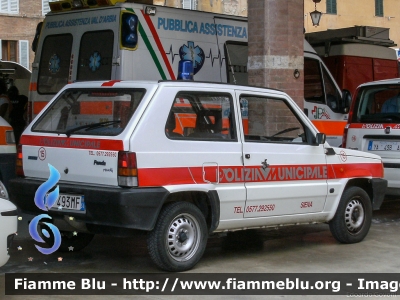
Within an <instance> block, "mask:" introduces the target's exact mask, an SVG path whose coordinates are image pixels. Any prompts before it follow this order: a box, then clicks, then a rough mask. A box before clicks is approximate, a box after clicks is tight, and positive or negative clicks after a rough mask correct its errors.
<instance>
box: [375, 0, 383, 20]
mask: <svg viewBox="0 0 400 300" xmlns="http://www.w3.org/2000/svg"><path fill="white" fill-rule="evenodd" d="M375 16H377V17H383V0H375Z"/></svg>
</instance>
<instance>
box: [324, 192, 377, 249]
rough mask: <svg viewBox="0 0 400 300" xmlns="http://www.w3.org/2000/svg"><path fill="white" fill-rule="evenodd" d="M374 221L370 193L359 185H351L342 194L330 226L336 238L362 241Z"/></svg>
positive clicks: (344, 241)
mask: <svg viewBox="0 0 400 300" xmlns="http://www.w3.org/2000/svg"><path fill="white" fill-rule="evenodd" d="M371 221H372V205H371V200H370V198H369V196H368V194H367V193H366V192H365V191H364V190H363V189H361V188H359V187H350V188H348V189H346V190H345V191H344V193H343V195H342V198H341V200H340V203H339V206H338V208H337V210H336V214H335V216H334V218H333V219H332V220H331V221H330V222H329V228H330V230H331V233H332V235H333V236H334V238H335V239H336V240H338V241H339V242H341V243H344V244H352V243H358V242H361V241H362V240H363V239H364V238H365V236H366V235H367V234H368V231H369V228H370V227H371Z"/></svg>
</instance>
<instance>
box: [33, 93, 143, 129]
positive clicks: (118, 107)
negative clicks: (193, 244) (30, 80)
mask: <svg viewBox="0 0 400 300" xmlns="http://www.w3.org/2000/svg"><path fill="white" fill-rule="evenodd" d="M145 92H146V91H145V90H144V89H84V90H82V89H79V90H78V89H68V90H65V91H64V92H63V93H62V94H60V95H59V96H58V97H57V99H55V100H54V101H53V102H52V104H51V106H50V107H49V108H48V109H46V111H45V112H44V113H43V114H42V116H40V118H39V120H38V121H37V122H36V123H35V124H34V125H33V126H32V131H33V132H49V133H58V134H66V135H68V136H69V135H72V134H73V135H106V136H113V135H118V134H120V133H121V132H122V131H123V130H124V128H125V127H126V125H127V123H128V121H129V120H130V118H131V117H132V115H133V113H134V112H135V110H136V108H137V107H138V105H139V103H140V101H141V100H142V99H143V96H144V94H145Z"/></svg>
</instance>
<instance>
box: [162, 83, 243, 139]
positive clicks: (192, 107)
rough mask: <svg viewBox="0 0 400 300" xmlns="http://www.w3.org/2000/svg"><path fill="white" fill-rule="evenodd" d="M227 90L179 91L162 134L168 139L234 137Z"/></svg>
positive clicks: (231, 112) (231, 104) (231, 107)
mask: <svg viewBox="0 0 400 300" xmlns="http://www.w3.org/2000/svg"><path fill="white" fill-rule="evenodd" d="M233 111H234V110H233V102H232V97H231V95H230V94H224V93H200V92H188V91H185V92H180V93H178V94H177V95H176V97H175V99H174V103H173V104H172V107H171V110H170V112H169V114H168V119H167V121H166V125H165V134H166V136H167V137H168V138H170V139H190V140H219V141H232V140H236V132H235V126H234V124H235V121H234V115H233Z"/></svg>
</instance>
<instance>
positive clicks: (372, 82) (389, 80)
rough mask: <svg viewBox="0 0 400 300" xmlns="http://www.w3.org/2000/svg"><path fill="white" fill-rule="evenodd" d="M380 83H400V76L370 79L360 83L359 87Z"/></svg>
mask: <svg viewBox="0 0 400 300" xmlns="http://www.w3.org/2000/svg"><path fill="white" fill-rule="evenodd" d="M379 84H400V78H392V79H384V80H376V81H370V82H366V83H363V84H360V86H359V87H363V86H370V85H379Z"/></svg>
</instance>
